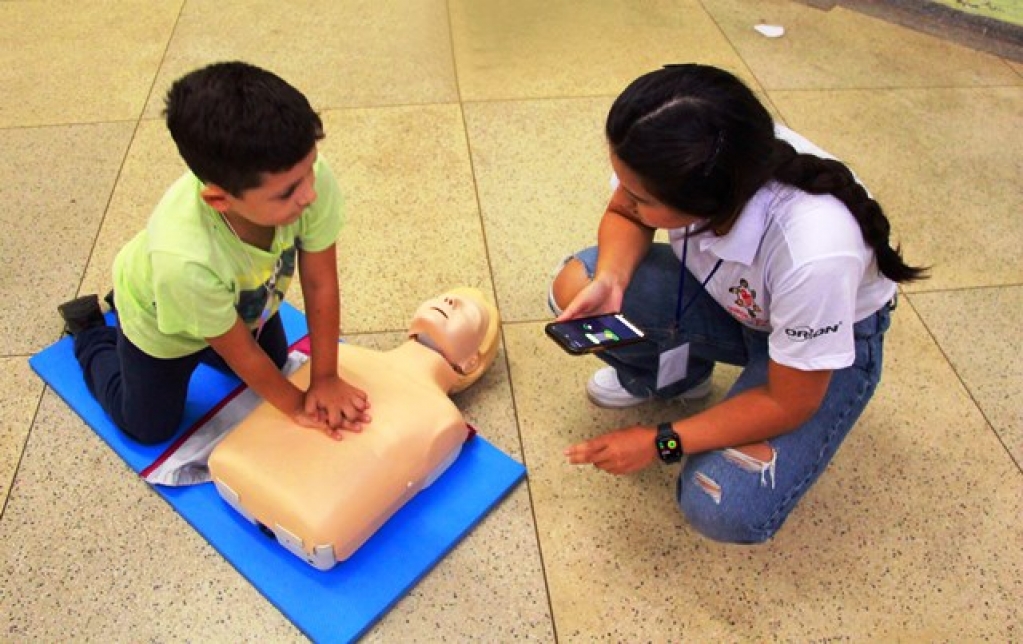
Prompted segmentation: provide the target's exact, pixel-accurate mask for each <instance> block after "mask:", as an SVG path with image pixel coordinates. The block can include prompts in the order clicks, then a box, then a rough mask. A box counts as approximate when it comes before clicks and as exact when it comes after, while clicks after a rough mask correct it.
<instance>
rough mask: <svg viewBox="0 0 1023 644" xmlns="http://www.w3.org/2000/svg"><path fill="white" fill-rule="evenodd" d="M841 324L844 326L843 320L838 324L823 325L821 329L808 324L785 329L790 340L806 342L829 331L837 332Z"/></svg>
mask: <svg viewBox="0 0 1023 644" xmlns="http://www.w3.org/2000/svg"><path fill="white" fill-rule="evenodd" d="M840 326H842V323H841V322H839V323H838V324H829V325H828V326H822V327H820V328H819V329H811V328H810V327H808V326H797V327H796V328H794V329H785V335H787V336H788V338H789V340H792V341H793V342H806V341H808V340H813V339H814V338H819V337H820V336H822V335H825V334H827V333H835V332H837V331H838V328H839V327H840Z"/></svg>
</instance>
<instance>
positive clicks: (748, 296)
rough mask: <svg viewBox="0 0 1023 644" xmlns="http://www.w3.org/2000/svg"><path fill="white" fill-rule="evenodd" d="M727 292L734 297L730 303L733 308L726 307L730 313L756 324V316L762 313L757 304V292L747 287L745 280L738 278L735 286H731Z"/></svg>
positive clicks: (747, 283)
mask: <svg viewBox="0 0 1023 644" xmlns="http://www.w3.org/2000/svg"><path fill="white" fill-rule="evenodd" d="M728 292H729V293H731V294H732V295H734V296H735V299H734V300H733V301H732V304H733V305H734V306H730V307H728V308H729V309H730V310H731V312H732V313H733V314H734V315H736V316H737V317H740V318H745V319H746V320H748V321H750V322H756V321H757V320H756V318H757V314H758V313H762V312H763V309H762V308H760V305H759V304H757V291H756V289H752V288H750V286H749V282H747V281H746V278H740V279H739V284H738V285H737V286H732V287H730V288H729V289H728Z"/></svg>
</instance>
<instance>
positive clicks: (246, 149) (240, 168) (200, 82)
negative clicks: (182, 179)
mask: <svg viewBox="0 0 1023 644" xmlns="http://www.w3.org/2000/svg"><path fill="white" fill-rule="evenodd" d="M164 115H165V116H166V118H167V129H168V130H170V133H171V137H172V138H173V139H174V142H175V143H176V144H177V146H178V152H179V153H180V154H181V158H182V159H184V160H185V163H186V164H187V165H188V167H189V169H190V170H191V171H192V172H193V173H195V176H197V177H199V179H200V180H201V181H202V182H203V183H209V184H214V185H217V186H219V187H220V188H223V189H224V190H226V191H227V192H229V193H230V194H232V195H234V196H236V197H240V196H241V194H242V193H243V192H244V191H245V190H248V189H249V188H255V187H257V186H259V185H260V183H261V181H262V179H261V176H260V175H261V174H263V173H267V172H282V171H284V170H287V169H289V168H291V167H293V166H294V165H295V164H296V163H298V162H299V161H301V160H302V159H304V158H305V157H306V156H307V155H308V154H309V153H310V152H311V151H312V149H313V147H314V146H315V145H316V142H317V141H319V140H320V139H322V138H323V123H322V121H320V117H319V116H318V115H317V114H316V112H314V111H313V108H312V107H311V106H310V105H309V101H308V100H306V97H305V96H303V95H302V93H301V92H299V91H298V90H297V89H295V88H294V87H292V86H291V85H289V84H288V83H286V82H285V81H284V80H283V79H281V78H280V77H279V76H277V75H275V74H273V73H271V72H268V71H266V70H264V69H260V68H259V67H255V66H253V65H249V64H247V63H242V62H223V63H214V64H212V65H209V66H207V67H203V68H201V69H197V70H195V71H193V72H190V73H188V74H186V75H185V76H183V77H181V78H180V79H178V80H177V81H175V83H174V84H173V85H171V88H170V90H169V91H168V92H167V98H166V108H165V109H164Z"/></svg>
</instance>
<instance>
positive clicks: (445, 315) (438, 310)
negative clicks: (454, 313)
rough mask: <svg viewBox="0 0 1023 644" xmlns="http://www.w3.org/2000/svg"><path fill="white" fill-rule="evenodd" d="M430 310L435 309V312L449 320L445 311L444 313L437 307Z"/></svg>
mask: <svg viewBox="0 0 1023 644" xmlns="http://www.w3.org/2000/svg"><path fill="white" fill-rule="evenodd" d="M430 308H431V309H433V310H434V311H436V312H438V313H440V314H441V315H443V316H444V319H445V320H447V319H448V314H447V313H445V312H444V311H442V310H441V309H440V308H438V307H436V306H431V307H430Z"/></svg>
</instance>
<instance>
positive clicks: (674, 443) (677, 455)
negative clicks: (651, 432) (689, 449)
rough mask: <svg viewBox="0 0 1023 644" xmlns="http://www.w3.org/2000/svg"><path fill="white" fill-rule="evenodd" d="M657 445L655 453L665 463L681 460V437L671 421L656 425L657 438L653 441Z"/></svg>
mask: <svg viewBox="0 0 1023 644" xmlns="http://www.w3.org/2000/svg"><path fill="white" fill-rule="evenodd" d="M654 444H655V445H656V447H657V455H658V456H659V457H660V458H661V460H662V461H664V462H665V463H678V462H679V461H681V460H682V455H683V454H684V452H683V451H682V439H681V438H679V435H678V432H676V431H675V428H674V427H672V426H671V423H661V424H660V425H658V426H657V438H656V439H655V441H654Z"/></svg>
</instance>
